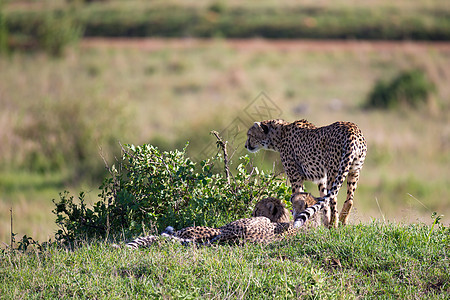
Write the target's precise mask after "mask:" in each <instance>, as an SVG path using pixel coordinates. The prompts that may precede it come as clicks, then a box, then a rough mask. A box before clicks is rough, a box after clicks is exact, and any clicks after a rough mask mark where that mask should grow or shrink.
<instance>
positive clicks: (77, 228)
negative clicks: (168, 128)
mask: <svg viewBox="0 0 450 300" xmlns="http://www.w3.org/2000/svg"><path fill="white" fill-rule="evenodd" d="M240 162H241V163H240V164H239V165H238V166H237V167H236V170H235V171H234V175H231V176H230V178H227V176H226V175H225V174H223V173H222V172H219V173H218V172H217V171H216V167H218V164H219V163H223V159H222V156H220V155H218V156H216V157H215V158H213V159H208V160H203V161H201V162H200V163H199V164H197V163H194V162H193V161H192V160H191V159H190V158H189V157H187V156H186V147H185V148H184V149H183V150H181V151H179V150H175V151H169V152H161V151H160V150H159V149H158V148H156V147H154V146H152V145H149V144H146V145H142V146H133V145H130V146H127V147H126V148H124V149H123V156H122V160H121V161H120V164H119V166H120V168H118V169H117V168H115V167H114V166H113V167H111V168H110V176H109V177H107V178H106V179H105V181H104V182H103V184H102V186H101V187H100V188H101V193H100V195H99V197H100V200H99V201H98V202H96V203H95V204H94V205H93V208H88V207H87V206H86V205H85V203H84V194H80V196H79V203H78V204H77V203H75V201H74V199H73V197H72V196H70V195H69V194H68V193H63V194H61V195H60V200H59V201H58V202H56V201H55V200H54V203H55V205H56V208H55V209H54V211H53V212H54V213H55V214H56V216H57V219H56V223H57V224H58V225H59V227H60V230H59V231H58V233H57V236H56V237H57V239H58V240H60V241H61V240H62V241H73V240H75V239H78V238H81V237H82V238H86V237H87V238H95V237H96V238H104V237H108V236H111V235H112V236H117V235H121V234H124V235H125V236H126V237H130V236H136V235H139V234H141V233H142V232H143V231H144V232H145V231H146V230H147V229H149V228H150V229H152V230H155V229H158V230H161V229H164V228H165V227H166V226H168V225H171V226H174V227H175V228H181V227H185V226H190V225H194V224H195V225H207V226H219V225H222V224H224V223H227V222H229V221H231V220H236V219H238V218H242V217H247V216H249V215H250V213H251V210H252V208H253V204H254V203H255V202H256V201H257V200H259V199H260V198H261V197H263V196H276V197H279V198H286V197H287V194H288V193H287V191H288V187H287V186H286V184H285V181H284V180H283V179H281V178H279V177H277V176H276V175H274V174H265V173H264V172H260V171H259V170H258V169H257V168H256V167H252V165H251V162H250V159H249V157H248V156H244V157H241V158H240ZM228 181H230V182H229V183H228Z"/></svg>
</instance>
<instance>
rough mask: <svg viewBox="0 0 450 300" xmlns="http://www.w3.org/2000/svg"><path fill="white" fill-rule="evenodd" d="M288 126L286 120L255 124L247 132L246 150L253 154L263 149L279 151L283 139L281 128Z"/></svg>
mask: <svg viewBox="0 0 450 300" xmlns="http://www.w3.org/2000/svg"><path fill="white" fill-rule="evenodd" d="M285 124H287V122H285V121H284V120H267V121H262V122H255V124H253V126H252V127H250V129H249V130H248V132H247V141H246V142H245V148H247V150H248V151H250V152H251V153H255V152H257V151H258V150H259V149H261V148H263V149H266V150H274V151H278V148H277V145H278V143H279V141H280V139H281V127H282V126H283V125H285Z"/></svg>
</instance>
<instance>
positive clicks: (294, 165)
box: [245, 120, 367, 227]
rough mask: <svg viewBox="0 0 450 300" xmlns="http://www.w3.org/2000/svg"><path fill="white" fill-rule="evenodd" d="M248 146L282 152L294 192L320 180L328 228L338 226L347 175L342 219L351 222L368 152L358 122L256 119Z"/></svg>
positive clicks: (254, 149)
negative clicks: (338, 205) (338, 204)
mask: <svg viewBox="0 0 450 300" xmlns="http://www.w3.org/2000/svg"><path fill="white" fill-rule="evenodd" d="M245 147H246V148H247V149H248V150H249V151H250V152H257V151H258V150H260V149H261V148H263V149H267V150H273V151H277V152H279V153H280V157H281V162H282V164H283V167H284V170H285V171H286V174H287V176H288V178H289V181H290V182H291V185H292V192H293V193H297V192H303V190H304V188H303V182H304V181H312V182H314V183H316V184H317V185H318V187H319V191H320V196H321V197H322V198H324V201H323V204H324V205H323V223H324V224H325V225H326V226H328V227H337V225H338V212H337V208H336V198H337V194H338V192H339V189H340V188H341V186H342V184H343V183H344V180H345V179H346V178H347V199H346V201H345V203H344V206H343V208H342V210H341V213H340V215H339V220H340V221H341V222H342V224H344V225H345V224H347V223H348V216H349V213H350V210H351V208H352V206H353V196H354V193H355V190H356V186H357V183H358V180H359V174H360V170H361V168H362V166H363V164H364V160H365V157H366V152H367V145H366V141H365V138H364V136H363V134H362V132H361V130H360V129H359V128H358V127H357V126H356V125H355V124H353V123H350V122H336V123H333V124H331V125H328V126H324V127H316V126H314V125H313V124H311V123H309V122H308V121H306V120H299V121H295V122H292V123H288V122H286V121H284V120H267V121H262V122H255V124H254V125H253V126H252V127H250V129H249V130H248V132H247V141H246V143H245ZM304 209H306V206H304V207H303V210H304Z"/></svg>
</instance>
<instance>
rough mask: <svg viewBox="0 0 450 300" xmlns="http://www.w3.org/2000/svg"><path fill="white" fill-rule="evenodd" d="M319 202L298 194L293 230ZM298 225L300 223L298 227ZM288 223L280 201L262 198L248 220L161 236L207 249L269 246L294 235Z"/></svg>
mask: <svg viewBox="0 0 450 300" xmlns="http://www.w3.org/2000/svg"><path fill="white" fill-rule="evenodd" d="M304 203H308V205H310V206H309V207H308V208H307V209H306V210H305V211H303V212H301V213H300V210H299V209H300V207H301V206H303V205H304ZM323 203H324V202H323V201H322V202H317V201H316V199H315V198H314V197H312V196H311V194H308V193H299V194H298V195H297V197H295V198H293V199H292V205H293V207H294V210H295V211H298V212H299V213H298V214H297V215H296V217H297V224H296V225H297V227H300V226H302V225H303V224H304V223H305V222H306V221H308V220H309V219H310V218H311V217H312V216H313V215H314V214H315V213H316V212H317V211H318V210H320V209H321V208H322V207H323ZM299 222H300V223H299ZM293 225H294V223H293V222H292V221H290V217H289V211H288V210H287V209H286V208H285V207H284V205H283V203H282V202H281V200H279V199H276V198H265V199H263V200H261V201H260V202H258V203H257V204H256V206H255V209H254V211H253V213H252V217H251V218H246V219H240V220H237V221H233V222H231V223H229V224H227V225H225V226H222V227H220V228H209V227H203V226H192V227H187V228H184V229H181V230H179V231H176V232H174V230H173V228H172V227H171V226H169V227H167V228H166V230H165V231H164V232H163V233H162V234H161V235H162V236H164V237H168V238H170V239H173V240H175V241H178V242H180V243H182V244H188V243H203V244H206V245H210V244H213V243H224V242H227V243H230V242H232V243H233V242H234V243H236V242H239V243H243V242H255V243H269V242H273V241H276V240H281V239H282V238H284V237H285V236H287V235H292V234H294V233H295V232H296V231H297V229H296V228H294V226H293ZM157 240H158V237H156V236H153V235H151V236H146V237H141V238H137V239H135V240H134V241H132V242H130V243H128V244H127V247H129V248H132V249H136V248H138V247H147V246H149V245H151V244H153V243H154V242H155V241H157Z"/></svg>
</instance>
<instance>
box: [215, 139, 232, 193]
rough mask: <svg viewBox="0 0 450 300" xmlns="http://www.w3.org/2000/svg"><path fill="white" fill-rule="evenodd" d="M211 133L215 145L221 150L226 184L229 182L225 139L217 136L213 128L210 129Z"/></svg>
mask: <svg viewBox="0 0 450 300" xmlns="http://www.w3.org/2000/svg"><path fill="white" fill-rule="evenodd" d="M211 133H212V134H214V136H215V137H216V139H217V146H218V147H220V148H221V149H222V151H223V163H224V167H225V177H226V179H227V182H228V184H230V168H229V166H228V153H227V143H228V142H227V141H225V142H224V141H223V140H222V138H221V137H220V136H219V133H218V132H217V131H215V130H213V131H211Z"/></svg>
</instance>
